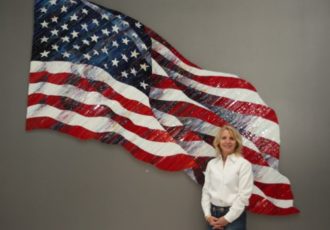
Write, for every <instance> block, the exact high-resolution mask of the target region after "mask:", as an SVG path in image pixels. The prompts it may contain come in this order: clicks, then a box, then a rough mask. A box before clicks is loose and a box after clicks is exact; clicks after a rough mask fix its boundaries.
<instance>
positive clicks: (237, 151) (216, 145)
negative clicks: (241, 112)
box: [213, 125, 243, 155]
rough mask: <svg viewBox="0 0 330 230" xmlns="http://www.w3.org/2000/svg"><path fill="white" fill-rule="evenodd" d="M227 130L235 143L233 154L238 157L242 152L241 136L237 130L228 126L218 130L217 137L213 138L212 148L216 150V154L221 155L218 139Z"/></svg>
mask: <svg viewBox="0 0 330 230" xmlns="http://www.w3.org/2000/svg"><path fill="white" fill-rule="evenodd" d="M225 130H227V131H228V132H229V133H230V134H231V135H232V136H233V137H234V139H235V141H236V146H235V149H234V152H233V153H234V154H237V155H240V154H241V151H242V145H243V144H242V136H241V134H240V133H239V132H238V131H237V129H235V128H234V127H232V126H230V125H225V126H223V127H222V128H220V129H219V131H218V133H217V135H216V136H215V138H214V140H213V146H214V148H215V149H216V150H217V153H218V154H221V148H220V138H221V134H222V133H223V132H224V131H225Z"/></svg>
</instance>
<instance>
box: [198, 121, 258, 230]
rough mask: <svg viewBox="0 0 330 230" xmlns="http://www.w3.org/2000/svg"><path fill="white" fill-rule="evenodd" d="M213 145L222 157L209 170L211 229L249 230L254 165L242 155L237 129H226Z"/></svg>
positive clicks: (206, 195)
mask: <svg viewBox="0 0 330 230" xmlns="http://www.w3.org/2000/svg"><path fill="white" fill-rule="evenodd" d="M213 145H214V147H215V148H216V150H217V152H218V156H217V157H216V158H214V159H212V160H210V161H209V163H208V165H207V167H206V170H205V183H204V186H203V192H202V208H203V212H204V215H205V218H206V220H207V222H208V229H209V230H211V229H224V230H245V229H246V212H245V209H246V206H248V204H249V198H250V196H251V194H252V187H253V174H252V166H251V163H250V162H249V161H247V160H246V159H244V157H242V155H241V149H242V137H241V135H240V134H239V132H238V131H237V130H236V129H235V128H233V127H231V126H224V127H222V128H221V129H220V130H219V132H218V133H217V135H216V136H215V139H214V141H213Z"/></svg>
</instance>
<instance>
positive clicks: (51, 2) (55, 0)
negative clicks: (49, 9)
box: [49, 0, 57, 5]
mask: <svg viewBox="0 0 330 230" xmlns="http://www.w3.org/2000/svg"><path fill="white" fill-rule="evenodd" d="M49 2H50V4H51V5H56V2H57V0H50V1H49Z"/></svg>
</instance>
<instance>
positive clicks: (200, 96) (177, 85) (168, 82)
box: [151, 74, 278, 123]
mask: <svg viewBox="0 0 330 230" xmlns="http://www.w3.org/2000/svg"><path fill="white" fill-rule="evenodd" d="M151 79H152V81H153V87H157V88H160V89H168V88H172V89H179V90H181V91H182V92H184V93H185V94H186V95H187V96H188V97H190V98H191V99H192V100H194V101H197V102H199V103H201V104H204V105H206V106H218V107H222V108H224V109H228V110H230V111H232V112H235V113H239V114H243V115H252V116H257V117H262V118H264V119H267V120H270V121H273V122H275V123H278V119H277V116H276V113H275V111H274V110H273V109H272V108H270V107H268V106H264V105H260V104H255V103H250V102H243V101H236V100H233V99H229V98H226V97H218V96H214V95H209V94H207V93H204V92H202V91H198V90H196V89H192V88H189V87H187V86H185V85H184V84H182V83H181V82H178V81H176V80H175V79H171V78H169V77H164V76H160V75H156V74H153V75H152V77H151ZM192 90H193V91H194V92H193V93H189V92H190V91H192Z"/></svg>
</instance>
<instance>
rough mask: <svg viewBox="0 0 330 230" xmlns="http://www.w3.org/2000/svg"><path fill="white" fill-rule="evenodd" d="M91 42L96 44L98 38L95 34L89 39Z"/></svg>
mask: <svg viewBox="0 0 330 230" xmlns="http://www.w3.org/2000/svg"><path fill="white" fill-rule="evenodd" d="M91 39H92V41H94V42H97V40H98V39H99V37H98V36H96V35H95V34H94V35H93V36H92V37H91Z"/></svg>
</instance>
